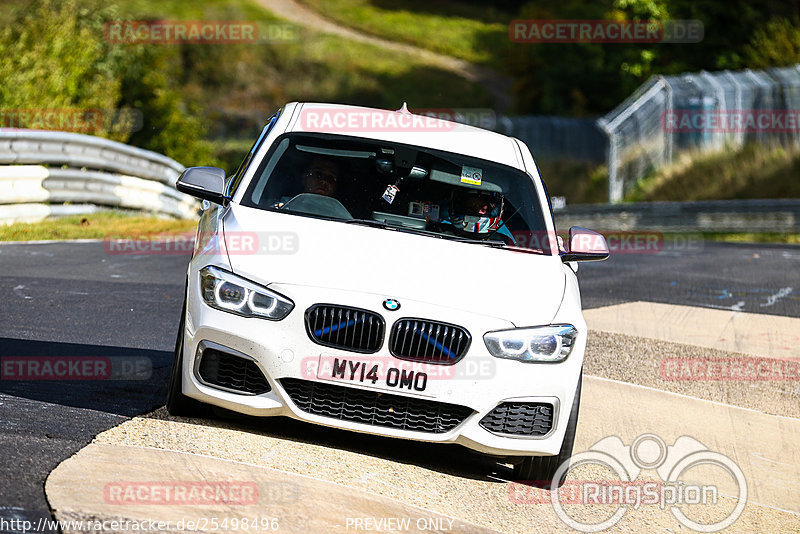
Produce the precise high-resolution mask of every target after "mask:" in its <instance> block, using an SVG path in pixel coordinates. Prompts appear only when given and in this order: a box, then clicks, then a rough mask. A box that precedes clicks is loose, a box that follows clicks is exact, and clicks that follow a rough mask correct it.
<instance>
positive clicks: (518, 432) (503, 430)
mask: <svg viewBox="0 0 800 534" xmlns="http://www.w3.org/2000/svg"><path fill="white" fill-rule="evenodd" d="M480 425H481V426H482V427H483V428H485V429H486V430H488V431H490V432H496V433H498V434H510V435H512V436H544V435H545V434H547V433H548V432H550V429H551V428H553V405H552V404H547V403H541V402H504V403H502V404H500V405H499V406H497V407H496V408H495V409H494V410H492V411H491V412H489V413H488V414H487V415H486V417H484V418H483V419H481V422H480Z"/></svg>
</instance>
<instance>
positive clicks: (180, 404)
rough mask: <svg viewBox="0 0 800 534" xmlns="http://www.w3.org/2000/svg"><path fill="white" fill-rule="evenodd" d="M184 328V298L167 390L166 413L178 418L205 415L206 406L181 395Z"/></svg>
mask: <svg viewBox="0 0 800 534" xmlns="http://www.w3.org/2000/svg"><path fill="white" fill-rule="evenodd" d="M185 327H186V298H185V297H184V300H183V309H182V311H181V323H180V326H179V327H178V339H177V340H176V341H175V356H174V357H173V360H172V372H171V373H170V377H169V387H168V389H167V411H168V412H169V414H170V415H176V416H180V417H199V416H201V415H204V414H205V413H206V405H205V404H203V403H202V402H200V401H198V400H195V399H193V398H191V397H187V396H186V395H184V394H183V334H184V332H183V331H184V328H185Z"/></svg>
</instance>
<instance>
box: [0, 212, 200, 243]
mask: <svg viewBox="0 0 800 534" xmlns="http://www.w3.org/2000/svg"><path fill="white" fill-rule="evenodd" d="M196 228H197V221H196V220H193V219H164V218H159V217H155V216H152V215H146V214H141V213H130V212H124V211H117V210H112V211H101V212H98V213H92V214H87V215H70V216H69V217H61V218H54V219H45V220H44V221H40V222H34V223H14V224H9V225H7V226H0V241H45V240H51V239H105V238H128V239H138V238H140V237H147V236H153V235H157V234H181V233H184V232H194V230H195V229H196Z"/></svg>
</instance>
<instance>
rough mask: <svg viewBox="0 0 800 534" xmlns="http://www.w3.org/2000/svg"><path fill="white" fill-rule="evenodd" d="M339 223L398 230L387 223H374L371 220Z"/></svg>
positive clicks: (350, 220) (347, 220)
mask: <svg viewBox="0 0 800 534" xmlns="http://www.w3.org/2000/svg"><path fill="white" fill-rule="evenodd" d="M341 222H343V223H347V224H363V225H364V226H374V227H375V228H392V229H394V228H399V227H398V226H394V225H391V224H389V223H385V222H382V221H376V220H373V219H345V220H342V221H341Z"/></svg>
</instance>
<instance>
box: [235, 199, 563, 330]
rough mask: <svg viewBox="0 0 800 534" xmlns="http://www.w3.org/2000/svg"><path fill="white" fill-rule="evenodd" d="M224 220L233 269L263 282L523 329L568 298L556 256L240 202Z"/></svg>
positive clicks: (543, 321) (548, 315)
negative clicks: (473, 316)
mask: <svg viewBox="0 0 800 534" xmlns="http://www.w3.org/2000/svg"><path fill="white" fill-rule="evenodd" d="M223 221H224V234H225V242H226V244H227V247H226V248H227V251H228V257H229V260H230V262H231V268H232V269H233V271H234V272H235V273H236V274H239V275H240V276H244V277H246V278H249V279H251V280H253V281H255V282H259V283H261V284H263V285H269V284H273V283H274V284H294V285H304V286H314V287H325V288H331V289H339V290H346V291H357V292H361V293H371V294H375V295H378V296H380V297H381V299H384V298H396V299H399V300H402V299H404V298H406V299H413V300H416V301H424V302H430V303H431V304H436V305H438V306H445V307H450V308H455V309H459V310H467V311H470V312H473V313H478V314H484V315H488V316H492V317H496V318H500V319H503V320H506V321H510V322H512V323H513V324H514V325H516V326H532V325H538V324H547V323H549V322H550V321H551V320H552V318H553V317H554V316H555V315H556V312H557V311H558V308H559V306H560V304H561V300H562V298H563V295H564V288H565V284H566V279H565V274H564V271H563V264H562V262H561V260H560V258H559V257H557V256H549V255H537V254H530V253H524V252H513V251H509V250H502V249H497V248H492V247H488V246H483V245H478V244H472V243H459V242H456V241H451V240H446V239H439V238H434V237H427V236H420V235H415V234H412V233H407V232H401V231H394V230H386V229H381V228H372V227H368V226H362V225H356V224H345V223H342V222H336V221H329V220H322V219H315V218H312V217H304V216H299V215H290V214H286V213H277V212H271V211H265V210H259V209H255V208H248V207H245V206H242V205H239V204H231V206H230V209H229V210H228V213H227V214H226V215H225V217H224V219H223ZM253 241H255V242H256V243H257V244H256V245H255V246H253V245H252V242H253ZM288 296H291V295H288ZM342 304H347V303H342Z"/></svg>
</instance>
